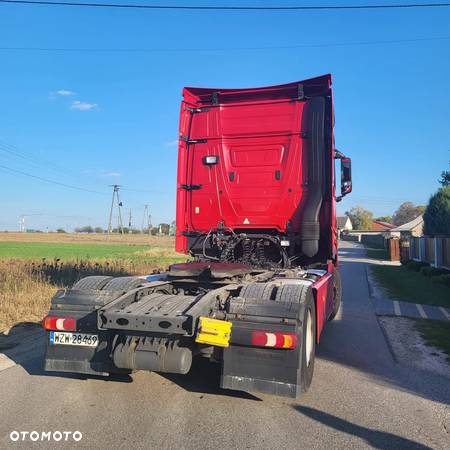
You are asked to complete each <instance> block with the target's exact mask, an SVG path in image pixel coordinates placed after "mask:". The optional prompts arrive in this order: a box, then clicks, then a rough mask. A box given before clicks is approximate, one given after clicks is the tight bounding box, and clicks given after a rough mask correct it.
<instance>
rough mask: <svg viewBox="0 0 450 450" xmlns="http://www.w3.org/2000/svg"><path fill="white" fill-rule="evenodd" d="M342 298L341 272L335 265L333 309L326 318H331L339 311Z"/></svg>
mask: <svg viewBox="0 0 450 450" xmlns="http://www.w3.org/2000/svg"><path fill="white" fill-rule="evenodd" d="M341 300H342V281H341V272H339V269H338V268H337V267H335V268H334V272H333V311H332V312H331V314H330V317H328V320H333V319H334V318H335V317H336V315H337V313H338V312H339V308H340V307H341Z"/></svg>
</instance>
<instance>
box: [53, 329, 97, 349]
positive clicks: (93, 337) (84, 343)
mask: <svg viewBox="0 0 450 450" xmlns="http://www.w3.org/2000/svg"><path fill="white" fill-rule="evenodd" d="M50 344H51V345H77V346H80V347H97V345H98V335H97V334H86V333H63V332H61V331H50Z"/></svg>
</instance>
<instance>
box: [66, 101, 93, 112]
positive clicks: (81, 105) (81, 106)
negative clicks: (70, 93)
mask: <svg viewBox="0 0 450 450" xmlns="http://www.w3.org/2000/svg"><path fill="white" fill-rule="evenodd" d="M97 107H98V105H97V103H88V102H80V101H79V100H75V101H73V102H72V105H71V106H70V109H77V110H78V111H89V110H90V109H94V108H97Z"/></svg>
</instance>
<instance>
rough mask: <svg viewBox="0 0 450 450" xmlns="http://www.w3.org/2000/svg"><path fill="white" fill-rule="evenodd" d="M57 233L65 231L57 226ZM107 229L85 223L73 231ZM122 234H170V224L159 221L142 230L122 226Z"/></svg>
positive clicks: (116, 229)
mask: <svg viewBox="0 0 450 450" xmlns="http://www.w3.org/2000/svg"><path fill="white" fill-rule="evenodd" d="M57 232H58V233H65V230H64V229H63V228H58V230H57ZM107 232H108V230H105V229H103V228H102V227H92V226H90V225H85V226H83V227H76V228H75V233H87V234H91V233H97V234H103V233H107ZM112 232H113V233H120V232H121V230H120V229H119V228H113V230H112ZM123 232H124V234H130V233H131V234H150V235H152V236H156V235H158V234H163V235H169V234H170V225H169V224H168V223H160V224H159V225H158V226H157V227H150V228H146V229H144V230H138V229H137V228H128V227H123Z"/></svg>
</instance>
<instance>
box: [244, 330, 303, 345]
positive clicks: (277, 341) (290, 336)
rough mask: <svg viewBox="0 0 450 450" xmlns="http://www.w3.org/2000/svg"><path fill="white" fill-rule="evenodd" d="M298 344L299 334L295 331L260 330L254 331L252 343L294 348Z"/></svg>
mask: <svg viewBox="0 0 450 450" xmlns="http://www.w3.org/2000/svg"><path fill="white" fill-rule="evenodd" d="M297 344H298V340H297V335H296V334H294V333H281V332H277V331H275V332H274V331H260V330H255V331H253V332H252V345H254V346H255V347H272V348H288V349H293V348H296V347H297Z"/></svg>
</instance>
